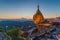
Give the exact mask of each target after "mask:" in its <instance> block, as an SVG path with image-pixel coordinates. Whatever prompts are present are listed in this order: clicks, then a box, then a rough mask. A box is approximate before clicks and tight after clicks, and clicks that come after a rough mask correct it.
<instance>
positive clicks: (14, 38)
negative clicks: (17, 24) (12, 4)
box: [6, 28, 19, 40]
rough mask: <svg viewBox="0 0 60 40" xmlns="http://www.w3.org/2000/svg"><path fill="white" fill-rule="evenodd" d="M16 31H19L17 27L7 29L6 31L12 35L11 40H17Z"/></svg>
mask: <svg viewBox="0 0 60 40" xmlns="http://www.w3.org/2000/svg"><path fill="white" fill-rule="evenodd" d="M18 31H19V28H13V29H11V30H7V31H6V33H7V34H8V35H9V36H11V37H12V40H17V38H18Z"/></svg>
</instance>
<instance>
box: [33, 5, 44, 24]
mask: <svg viewBox="0 0 60 40" xmlns="http://www.w3.org/2000/svg"><path fill="white" fill-rule="evenodd" d="M33 20H34V23H35V24H40V23H42V22H44V17H43V15H42V13H41V12H40V10H39V5H38V9H37V12H36V14H35V15H34V16H33Z"/></svg>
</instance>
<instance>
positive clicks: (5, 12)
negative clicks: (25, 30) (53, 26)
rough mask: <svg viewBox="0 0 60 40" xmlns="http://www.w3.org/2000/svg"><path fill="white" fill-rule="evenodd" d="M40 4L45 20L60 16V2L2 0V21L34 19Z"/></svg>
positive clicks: (0, 1) (0, 10) (0, 3)
mask: <svg viewBox="0 0 60 40" xmlns="http://www.w3.org/2000/svg"><path fill="white" fill-rule="evenodd" d="M38 2H39V5H40V11H41V12H42V14H43V16H44V17H45V18H52V17H56V16H60V0H0V19H19V18H22V17H24V18H32V17H33V15H34V14H35V13H36V10H37V5H38Z"/></svg>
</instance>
